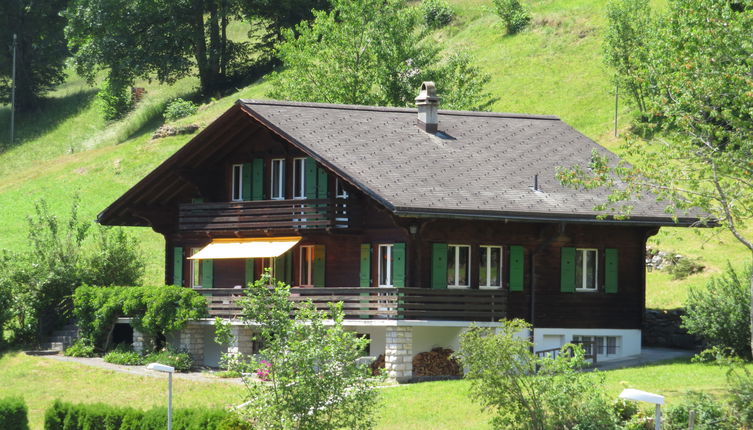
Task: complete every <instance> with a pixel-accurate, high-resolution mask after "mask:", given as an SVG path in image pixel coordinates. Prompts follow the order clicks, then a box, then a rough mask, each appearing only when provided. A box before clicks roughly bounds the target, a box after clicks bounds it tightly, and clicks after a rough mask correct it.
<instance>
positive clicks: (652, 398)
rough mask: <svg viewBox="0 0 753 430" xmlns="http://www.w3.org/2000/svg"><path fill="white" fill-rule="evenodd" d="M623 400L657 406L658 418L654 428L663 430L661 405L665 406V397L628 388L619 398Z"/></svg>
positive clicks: (655, 420)
mask: <svg viewBox="0 0 753 430" xmlns="http://www.w3.org/2000/svg"><path fill="white" fill-rule="evenodd" d="M619 397H620V398H621V399H625V400H634V401H636V402H646V403H652V404H654V405H656V418H655V419H654V428H655V429H656V430H661V405H663V404H664V396H661V395H659V394H654V393H649V392H646V391H641V390H635V389H633V388H626V389H624V390H622V393H620V396H619Z"/></svg>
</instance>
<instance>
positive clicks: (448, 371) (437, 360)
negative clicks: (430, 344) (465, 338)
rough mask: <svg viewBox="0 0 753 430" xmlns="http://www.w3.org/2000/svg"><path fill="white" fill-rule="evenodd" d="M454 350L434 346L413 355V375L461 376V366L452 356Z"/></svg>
mask: <svg viewBox="0 0 753 430" xmlns="http://www.w3.org/2000/svg"><path fill="white" fill-rule="evenodd" d="M452 353H453V351H452V350H451V349H447V348H434V349H432V350H431V351H429V352H421V353H418V354H416V356H415V357H413V376H461V375H462V373H461V371H460V366H459V365H458V363H457V362H456V361H455V360H453V359H452V358H450V356H451V355H452Z"/></svg>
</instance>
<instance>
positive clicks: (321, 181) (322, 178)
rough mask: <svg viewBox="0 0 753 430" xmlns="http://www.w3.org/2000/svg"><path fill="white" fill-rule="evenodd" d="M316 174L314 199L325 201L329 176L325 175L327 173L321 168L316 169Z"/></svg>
mask: <svg viewBox="0 0 753 430" xmlns="http://www.w3.org/2000/svg"><path fill="white" fill-rule="evenodd" d="M316 172H317V178H316V198H317V199H326V198H327V194H328V191H329V189H328V188H329V175H327V171H326V170H324V169H323V168H321V167H318V168H317V169H316Z"/></svg>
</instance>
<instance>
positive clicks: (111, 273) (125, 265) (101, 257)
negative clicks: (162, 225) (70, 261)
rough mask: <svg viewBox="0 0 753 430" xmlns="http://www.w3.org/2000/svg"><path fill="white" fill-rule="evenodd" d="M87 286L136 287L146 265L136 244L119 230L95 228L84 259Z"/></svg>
mask: <svg viewBox="0 0 753 430" xmlns="http://www.w3.org/2000/svg"><path fill="white" fill-rule="evenodd" d="M84 260H85V261H84V263H85V267H86V270H85V271H84V272H83V282H82V283H85V284H89V285H102V286H110V285H139V284H140V281H141V278H142V276H144V268H145V267H146V263H145V261H144V256H143V255H142V253H141V249H140V248H139V241H138V240H137V239H136V238H135V237H132V236H129V235H128V234H127V233H126V232H125V230H123V229H122V228H119V227H118V228H112V227H105V226H98V228H97V236H96V242H95V245H94V247H93V249H92V250H91V252H90V253H88V255H86V256H85V258H84Z"/></svg>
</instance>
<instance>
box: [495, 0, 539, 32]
mask: <svg viewBox="0 0 753 430" xmlns="http://www.w3.org/2000/svg"><path fill="white" fill-rule="evenodd" d="M492 1H493V3H494V9H495V11H496V12H497V15H499V17H500V18H502V23H504V25H505V29H506V30H507V34H516V33H518V32H520V31H521V30H523V29H524V28H526V26H527V25H528V23H529V22H531V12H529V11H528V9H527V8H526V7H525V6H523V5H522V4H521V3H520V0H492Z"/></svg>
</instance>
